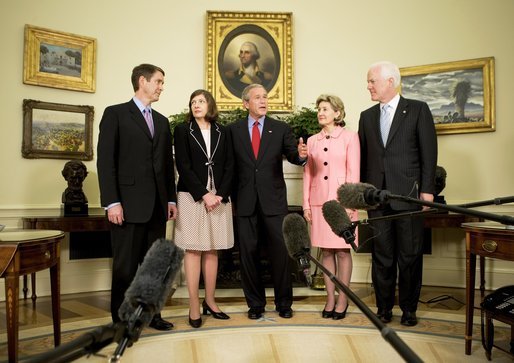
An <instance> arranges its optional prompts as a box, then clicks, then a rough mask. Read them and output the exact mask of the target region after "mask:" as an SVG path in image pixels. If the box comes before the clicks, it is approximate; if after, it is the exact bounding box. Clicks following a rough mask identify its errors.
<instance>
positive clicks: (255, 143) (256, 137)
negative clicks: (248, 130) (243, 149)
mask: <svg viewBox="0 0 514 363" xmlns="http://www.w3.org/2000/svg"><path fill="white" fill-rule="evenodd" d="M260 144H261V134H260V132H259V121H256V122H255V123H254V124H253V129H252V149H253V154H254V155H255V158H256V159H257V155H259V146H260Z"/></svg>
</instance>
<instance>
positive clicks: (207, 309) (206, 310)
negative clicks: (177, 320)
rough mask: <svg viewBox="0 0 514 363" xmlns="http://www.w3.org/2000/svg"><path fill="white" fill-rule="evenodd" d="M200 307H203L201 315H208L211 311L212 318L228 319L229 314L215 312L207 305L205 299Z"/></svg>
mask: <svg viewBox="0 0 514 363" xmlns="http://www.w3.org/2000/svg"><path fill="white" fill-rule="evenodd" d="M202 308H203V315H209V313H211V315H212V317H213V318H214V319H221V320H227V319H230V316H228V315H227V314H225V313H224V312H223V311H220V312H216V311H214V310H212V309H211V307H210V306H209V305H207V303H206V302H205V300H204V301H203V302H202Z"/></svg>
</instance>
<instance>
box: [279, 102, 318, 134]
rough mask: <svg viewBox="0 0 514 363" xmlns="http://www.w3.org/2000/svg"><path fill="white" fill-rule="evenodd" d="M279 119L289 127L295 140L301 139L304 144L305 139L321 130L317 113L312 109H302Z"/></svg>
mask: <svg viewBox="0 0 514 363" xmlns="http://www.w3.org/2000/svg"><path fill="white" fill-rule="evenodd" d="M280 119H281V120H283V121H285V122H287V123H288V124H289V126H291V128H292V129H293V134H294V135H295V137H296V138H297V139H298V138H300V137H303V141H304V142H306V141H307V137H309V136H311V135H314V134H317V133H318V132H319V130H320V129H321V127H320V126H319V123H318V112H317V111H316V110H315V109H313V108H308V107H302V108H300V109H298V110H296V111H294V112H293V113H290V114H288V115H285V116H283V117H280Z"/></svg>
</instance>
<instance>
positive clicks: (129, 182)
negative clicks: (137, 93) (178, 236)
mask: <svg viewBox="0 0 514 363" xmlns="http://www.w3.org/2000/svg"><path fill="white" fill-rule="evenodd" d="M152 117H153V121H154V137H153V138H152V136H151V134H150V130H149V129H148V126H147V124H146V121H145V118H144V117H143V114H142V113H141V111H140V110H139V108H138V107H137V105H136V104H135V103H134V101H133V100H130V101H129V102H126V103H122V104H119V105H114V106H109V107H107V108H106V109H105V111H104V114H103V116H102V120H101V121H100V134H99V136H98V154H97V155H98V159H97V170H98V181H99V184H100V199H101V204H102V206H103V207H107V206H108V205H109V204H112V203H114V202H121V204H122V207H123V213H124V217H125V221H126V222H128V223H145V222H147V221H148V220H150V217H151V216H152V212H153V208H154V204H155V200H156V198H158V200H159V202H160V205H161V207H162V209H163V211H164V213H165V214H164V215H166V216H167V215H168V202H176V200H177V195H176V190H175V175H174V165H173V153H172V145H171V131H170V128H169V124H168V119H167V118H166V117H164V116H163V115H161V114H160V113H159V112H157V111H155V110H153V109H152Z"/></svg>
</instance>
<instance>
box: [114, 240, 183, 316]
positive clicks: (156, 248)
mask: <svg viewBox="0 0 514 363" xmlns="http://www.w3.org/2000/svg"><path fill="white" fill-rule="evenodd" d="M183 257H184V251H182V250H181V249H180V248H178V247H177V246H176V245H175V243H173V241H170V240H166V239H164V238H162V239H158V240H156V241H155V242H154V243H153V244H152V246H151V247H150V249H149V250H148V252H147V253H146V255H145V258H144V259H143V262H142V263H141V265H140V266H139V268H138V270H137V272H136V275H135V276H134V279H133V280H132V283H131V284H130V286H129V288H128V289H127V291H126V292H125V299H124V300H123V303H122V304H121V306H120V308H119V310H118V315H119V317H120V319H121V320H122V321H128V320H129V319H130V317H131V316H132V314H133V313H134V312H135V310H136V309H137V308H138V306H142V307H143V313H142V315H141V320H142V322H143V324H148V323H150V321H151V320H152V318H153V316H154V315H155V314H157V313H159V312H160V311H161V309H162V307H163V306H164V303H165V302H166V299H167V298H168V295H169V293H170V290H171V284H172V282H173V279H174V278H175V275H176V274H177V271H179V270H180V265H181V262H182V259H183Z"/></svg>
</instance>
